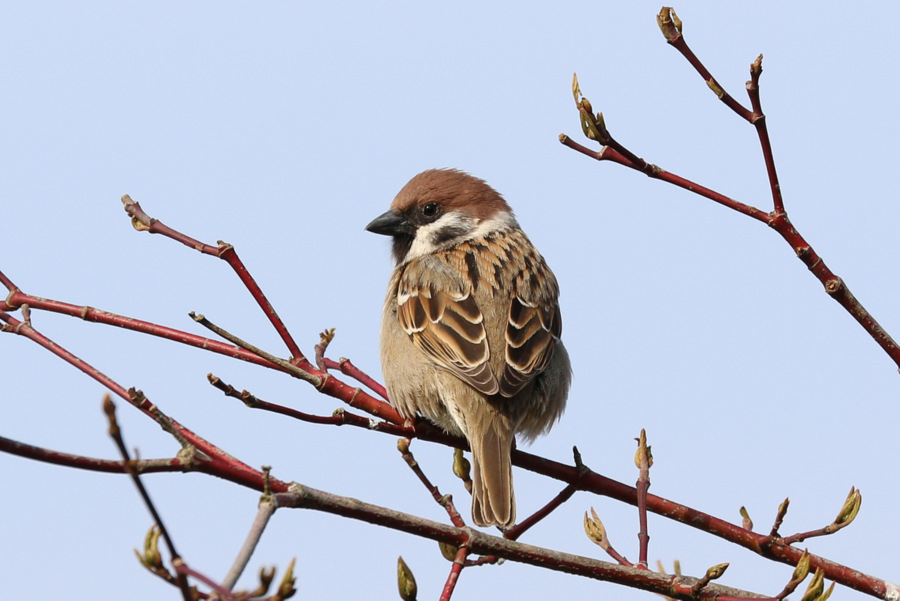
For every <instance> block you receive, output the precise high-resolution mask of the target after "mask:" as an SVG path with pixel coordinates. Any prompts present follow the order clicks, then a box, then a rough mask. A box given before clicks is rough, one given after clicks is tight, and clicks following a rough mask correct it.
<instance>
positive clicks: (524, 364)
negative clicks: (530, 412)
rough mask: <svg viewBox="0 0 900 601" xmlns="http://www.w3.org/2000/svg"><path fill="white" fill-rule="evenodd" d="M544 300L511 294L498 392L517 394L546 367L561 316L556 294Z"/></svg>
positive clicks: (556, 336)
mask: <svg viewBox="0 0 900 601" xmlns="http://www.w3.org/2000/svg"><path fill="white" fill-rule="evenodd" d="M542 300H543V302H540V301H538V302H534V301H531V302H529V301H526V300H524V299H523V298H522V297H521V296H520V295H516V296H514V297H513V299H512V302H511V303H510V306H509V321H508V322H507V324H506V368H505V369H504V370H503V377H502V378H501V379H500V394H502V395H503V396H505V397H511V396H514V395H515V394H517V393H518V392H519V391H520V390H522V388H523V387H524V386H525V385H526V384H528V382H530V381H531V380H532V379H533V378H534V377H535V376H537V375H538V374H539V373H541V372H542V371H544V369H546V367H547V364H548V363H549V362H550V357H551V356H552V355H553V349H554V348H555V347H556V341H557V340H559V337H560V335H561V334H562V318H561V317H560V313H559V304H558V303H557V302H556V299H555V298H547V299H542Z"/></svg>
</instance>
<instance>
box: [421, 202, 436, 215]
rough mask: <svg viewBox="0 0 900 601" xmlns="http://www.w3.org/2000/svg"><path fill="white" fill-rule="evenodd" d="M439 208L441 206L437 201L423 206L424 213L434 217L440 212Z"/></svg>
mask: <svg viewBox="0 0 900 601" xmlns="http://www.w3.org/2000/svg"><path fill="white" fill-rule="evenodd" d="M439 209H440V207H438V206H437V204H436V203H433V202H429V203H428V204H427V205H425V206H424V207H422V214H423V215H425V216H426V217H434V216H435V215H437V214H438V210H439Z"/></svg>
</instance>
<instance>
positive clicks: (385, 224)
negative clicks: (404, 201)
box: [366, 211, 416, 236]
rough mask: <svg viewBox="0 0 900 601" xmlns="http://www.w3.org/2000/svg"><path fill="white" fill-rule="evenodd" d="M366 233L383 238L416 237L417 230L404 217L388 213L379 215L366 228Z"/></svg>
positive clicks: (391, 212)
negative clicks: (379, 235)
mask: <svg viewBox="0 0 900 601" xmlns="http://www.w3.org/2000/svg"><path fill="white" fill-rule="evenodd" d="M366 231H368V232H372V233H373V234H381V235H382V236H398V235H404V234H406V235H409V236H412V235H415V231H416V228H415V226H414V225H413V224H411V223H410V222H409V221H407V220H406V218H404V217H403V216H402V215H398V214H397V213H394V212H393V211H388V212H387V213H384V214H383V215H379V216H378V217H376V218H375V219H373V220H372V221H371V222H370V223H369V225H367V226H366Z"/></svg>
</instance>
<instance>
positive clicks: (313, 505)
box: [276, 483, 760, 600]
mask: <svg viewBox="0 0 900 601" xmlns="http://www.w3.org/2000/svg"><path fill="white" fill-rule="evenodd" d="M276 497H277V498H278V504H279V506H284V507H301V508H305V509H313V510H316V511H324V512H327V513H331V514H334V515H340V516H343V517H347V518H352V519H357V520H363V521H366V522H368V523H371V524H377V525H380V526H384V527H387V528H391V529H394V530H399V531H401V532H407V533H409V534H414V535H416V536H420V537H424V538H429V539H432V540H436V541H443V542H445V543H450V544H452V545H455V546H457V547H462V546H463V545H467V546H468V549H469V552H470V553H475V554H481V555H496V556H498V557H502V558H505V559H507V560H508V561H516V562H520V563H525V564H529V565H533V566H538V567H544V568H547V567H551V566H552V567H553V569H555V570H558V571H561V572H566V573H570V574H577V575H580V576H586V577H588V578H594V579H597V580H603V581H606V582H614V583H617V584H623V585H625V586H630V587H634V588H639V589H641V590H646V591H651V592H656V593H659V594H663V595H670V596H682V595H684V594H685V593H686V592H687V591H688V590H689V588H690V584H691V583H692V582H693V581H694V580H693V579H688V578H675V577H674V576H669V575H663V574H657V573H655V572H651V571H650V570H644V569H638V568H632V567H627V566H620V565H616V564H613V563H609V562H605V561H599V560H596V559H591V558H588V557H581V556H578V555H572V554H569V553H561V552H558V551H552V550H550V549H544V548H541V547H535V546H533V545H526V544H523V543H520V542H517V541H511V540H508V539H505V538H500V537H496V536H491V535H489V534H487V533H484V532H481V531H478V530H475V529H472V528H457V527H455V526H449V525H446V524H441V523H439V522H435V521H432V520H426V519H424V518H419V517H416V516H412V515H409V514H406V513H402V512H398V511H394V510H392V509H387V508H385V507H379V506H377V505H372V504H370V503H366V502H363V501H359V500H357V499H346V498H344V497H338V496H337V495H332V494H329V493H326V492H323V491H319V490H316V489H313V488H309V487H306V486H303V485H300V484H296V483H295V484H293V485H292V487H291V492H289V493H280V494H277V495H276ZM717 595H729V596H735V597H737V596H740V597H742V598H758V597H760V595H755V594H753V593H748V592H747V591H739V590H736V589H730V588H726V587H719V586H717V585H714V584H711V585H709V586H708V587H706V588H704V589H703V590H702V591H700V592H699V593H698V594H697V596H696V598H698V599H710V600H712V599H714V598H716V596H717ZM719 598H720V599H721V598H722V597H719Z"/></svg>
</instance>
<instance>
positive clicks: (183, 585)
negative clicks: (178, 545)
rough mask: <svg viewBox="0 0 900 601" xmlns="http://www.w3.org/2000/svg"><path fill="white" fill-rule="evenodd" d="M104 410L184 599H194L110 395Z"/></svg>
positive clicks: (112, 434) (111, 431) (180, 561)
mask: <svg viewBox="0 0 900 601" xmlns="http://www.w3.org/2000/svg"><path fill="white" fill-rule="evenodd" d="M103 412H104V413H106V418H107V421H108V422H109V435H110V437H112V439H113V441H114V442H115V443H116V447H117V448H118V449H119V453H121V455H122V461H124V462H125V466H126V469H127V471H128V475H129V476H131V481H132V482H133V483H134V486H135V488H137V490H138V494H139V495H140V496H141V499H142V500H143V501H144V505H145V506H146V507H147V511H149V512H150V515H151V516H152V517H153V521H154V522H155V523H156V527H157V528H159V532H160V533H161V534H162V537H163V540H164V541H165V543H166V546H167V547H168V548H169V555H170V556H171V558H172V565H174V566H175V568H176V572H178V577H177V580H178V588H179V589H180V590H181V596H182V597H183V598H184V601H192V596H191V590H190V587H189V585H188V581H187V578H186V577H185V576H184V574H183V573H181V572H180V571H178V566H179V565H181V564H183V561H182V559H181V555H179V554H178V551H176V550H175V543H174V542H173V541H172V537H171V536H170V535H169V531H168V530H167V529H166V525H165V523H164V522H163V520H162V517H161V516H160V515H159V512H158V511H157V510H156V506H155V505H154V504H153V500H152V499H151V498H150V493H149V492H147V489H146V488H145V487H144V483H143V482H141V476H140V474H138V472H137V470H135V469H134V468H133V467H132V465H131V457H130V456H129V455H128V448H127V447H126V446H125V440H124V439H123V438H122V430H121V428H119V422H118V420H117V419H116V405H115V403H113V401H112V398H110V396H109V395H106V397H105V398H104V399H103Z"/></svg>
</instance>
